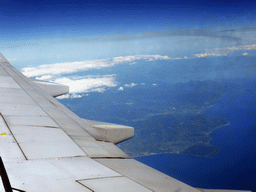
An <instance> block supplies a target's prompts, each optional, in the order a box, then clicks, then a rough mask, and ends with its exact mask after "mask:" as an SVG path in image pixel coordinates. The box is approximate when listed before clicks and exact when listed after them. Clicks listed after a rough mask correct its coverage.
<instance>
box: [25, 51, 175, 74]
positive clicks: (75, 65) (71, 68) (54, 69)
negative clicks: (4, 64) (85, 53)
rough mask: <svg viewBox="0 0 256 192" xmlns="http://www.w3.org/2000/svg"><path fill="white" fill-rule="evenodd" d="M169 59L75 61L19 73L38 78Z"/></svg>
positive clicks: (28, 68)
mask: <svg viewBox="0 0 256 192" xmlns="http://www.w3.org/2000/svg"><path fill="white" fill-rule="evenodd" d="M167 59H171V58H170V57H168V56H161V55H134V56H120V57H113V58H112V59H102V60H86V61H75V62H65V63H55V64H45V65H39V66H37V67H26V68H22V69H21V72H22V73H23V74H24V75H26V76H27V77H38V78H40V77H39V76H47V75H48V76H49V75H62V74H71V73H75V72H78V71H79V72H81V71H87V70H92V69H102V68H106V67H112V66H114V65H118V64H123V63H127V62H132V64H135V62H134V61H135V60H147V61H155V60H167Z"/></svg>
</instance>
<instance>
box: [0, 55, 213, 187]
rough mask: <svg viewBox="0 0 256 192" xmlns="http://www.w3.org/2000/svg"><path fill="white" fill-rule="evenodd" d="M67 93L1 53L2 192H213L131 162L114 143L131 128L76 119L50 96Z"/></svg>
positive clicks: (131, 131)
mask: <svg viewBox="0 0 256 192" xmlns="http://www.w3.org/2000/svg"><path fill="white" fill-rule="evenodd" d="M66 92H68V88H67V87H66V86H61V85H56V84H53V83H45V82H41V81H36V80H32V79H29V78H27V77H25V76H24V75H23V74H21V73H20V72H19V71H18V70H16V69H15V68H14V67H13V66H11V65H10V63H9V62H8V61H7V60H6V59H5V58H4V57H3V56H2V54H0V156H1V159H2V162H1V161H0V174H1V178H2V185H0V191H8V192H9V191H37V192H38V191H44V192H47V191H64V192H65V191H69V192H70V191H76V192H78V191H81V192H82V191H84V192H122V191H127V192H128V191H129V192H131V191H132V192H136V191H138V192H143V191H145V192H150V191H163V192H166V191H175V192H187V191H189V192H199V191H207V192H210V191H214V190H203V189H195V188H193V187H191V186H188V185H186V184H185V183H182V182H180V181H178V180H176V179H174V178H172V177H169V176H167V175H165V174H163V173H161V172H158V171H156V170H154V169H152V168H150V167H148V166H146V165H144V164H142V163H139V162H138V161H135V160H133V159H131V158H130V157H129V156H128V155H127V154H125V153H124V152H123V151H121V150H120V149H119V148H118V147H116V146H115V145H114V144H115V143H118V142H121V141H123V140H125V139H128V138H130V137H132V136H133V128H132V127H128V126H121V125H116V124H108V123H101V122H94V121H89V120H85V119H82V118H80V117H78V116H77V115H75V114H74V113H73V112H71V111H70V110H69V109H67V108H66V107H64V106H63V105H62V104H61V103H59V102H58V101H57V100H55V99H54V98H53V97H52V96H56V95H60V94H62V93H66ZM1 159H0V160H1Z"/></svg>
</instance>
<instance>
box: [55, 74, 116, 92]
mask: <svg viewBox="0 0 256 192" xmlns="http://www.w3.org/2000/svg"><path fill="white" fill-rule="evenodd" d="M54 82H55V83H59V84H63V85H67V86H69V92H70V93H87V92H104V91H105V90H106V88H107V87H116V86H117V83H116V82H115V77H114V75H105V76H85V77H79V78H77V77H76V78H74V77H73V78H70V77H61V78H57V79H56V80H54Z"/></svg>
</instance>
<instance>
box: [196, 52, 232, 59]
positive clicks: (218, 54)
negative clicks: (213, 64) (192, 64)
mask: <svg viewBox="0 0 256 192" xmlns="http://www.w3.org/2000/svg"><path fill="white" fill-rule="evenodd" d="M194 56H195V58H202V57H221V56H227V54H222V53H217V54H216V53H198V54H195V55H194Z"/></svg>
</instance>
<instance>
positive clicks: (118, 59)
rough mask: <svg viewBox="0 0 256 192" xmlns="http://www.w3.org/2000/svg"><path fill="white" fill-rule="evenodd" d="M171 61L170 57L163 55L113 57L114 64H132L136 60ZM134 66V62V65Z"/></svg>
mask: <svg viewBox="0 0 256 192" xmlns="http://www.w3.org/2000/svg"><path fill="white" fill-rule="evenodd" d="M168 59H171V58H170V57H168V56H166V55H165V56H162V55H134V56H120V57H113V62H114V63H123V62H132V61H135V60H148V61H154V60H168ZM132 64H134V62H133V63H132Z"/></svg>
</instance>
